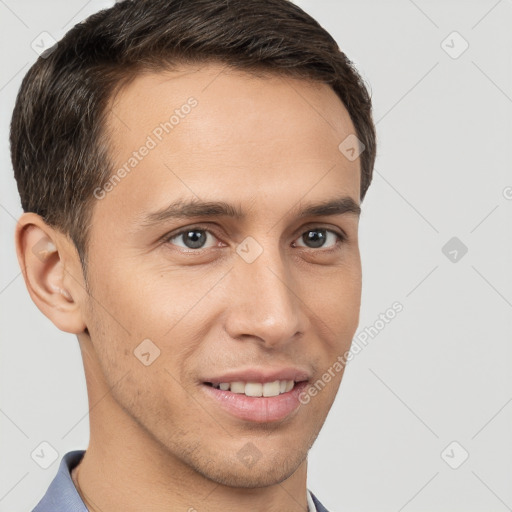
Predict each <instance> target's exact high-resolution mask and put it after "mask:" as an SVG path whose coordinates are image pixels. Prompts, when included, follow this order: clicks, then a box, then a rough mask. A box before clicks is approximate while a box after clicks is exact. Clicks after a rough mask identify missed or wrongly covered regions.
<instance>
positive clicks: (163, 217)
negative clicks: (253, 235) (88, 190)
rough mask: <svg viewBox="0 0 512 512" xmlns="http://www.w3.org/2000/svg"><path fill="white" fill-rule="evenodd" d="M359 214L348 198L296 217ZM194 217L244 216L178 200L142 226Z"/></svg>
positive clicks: (307, 208) (226, 207)
mask: <svg viewBox="0 0 512 512" xmlns="http://www.w3.org/2000/svg"><path fill="white" fill-rule="evenodd" d="M347 213H348V214H353V215H356V216H359V215H360V214H361V208H360V206H359V205H358V204H357V203H356V202H355V201H354V199H352V198H351V197H350V196H344V197H337V198H334V199H329V200H326V201H322V202H319V203H307V204H306V205H304V206H303V207H302V208H301V209H300V211H299V212H298V217H299V218H303V217H323V216H330V215H342V214H347ZM194 217H228V218H233V219H236V220H243V219H245V218H246V214H245V213H244V212H243V211H242V210H241V209H240V208H239V207H237V206H235V205H233V204H229V203H226V202H225V201H200V200H197V199H192V200H187V201H186V200H183V199H180V200H178V201H176V202H174V203H171V204H170V205H169V206H167V207H165V208H163V209H161V210H157V211H155V212H151V213H148V214H147V215H146V216H145V217H144V219H143V221H142V226H144V227H150V226H154V225H155V224H160V223H162V222H165V221H167V220H170V219H188V218H194Z"/></svg>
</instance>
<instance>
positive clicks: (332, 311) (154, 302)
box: [16, 64, 361, 512]
mask: <svg viewBox="0 0 512 512" xmlns="http://www.w3.org/2000/svg"><path fill="white" fill-rule="evenodd" d="M190 96H194V97H195V98H196V99H197V101H198V104H197V106H196V107H195V108H194V109H192V110H191V112H190V114H188V115H187V116H186V117H185V118H184V119H181V120H180V122H179V125H177V126H176V127H175V128H174V129H173V131H172V132H171V133H170V134H168V135H166V136H165V137H164V138H163V140H162V141H161V142H160V143H159V144H158V145H157V147H156V148H154V149H153V150H151V151H150V152H149V154H148V155H147V156H146V157H145V158H144V159H143V160H142V161H141V162H140V163H139V164H138V165H137V167H136V168H135V169H134V170H132V171H131V172H130V174H129V175H127V176H126V177H124V178H123V179H122V180H121V182H120V183H118V184H117V185H116V186H115V187H114V188H113V189H112V191H111V192H109V193H108V194H106V196H105V197H104V198H103V199H101V200H97V201H96V203H95V205H94V210H93V222H92V225H91V231H90V245H89V247H88V284H89V289H90V294H88V293H87V292H86V291H85V290H86V288H85V286H86V283H85V280H84V276H83V273H82V269H81V267H80V262H79V258H78V254H77V252H76V250H75V248H74V245H73V244H72V243H71V241H70V240H69V238H68V237H67V236H65V235H64V234H62V233H60V232H59V231H57V230H54V229H52V228H51V227H49V226H48V225H46V224H45V223H44V221H43V220H42V219H41V217H39V216H38V215H35V214H33V213H26V214H23V215H22V216H21V218H20V219H19V222H18V226H17V229H16V246H17V253H18V258H19V262H20V266H21V268H22V269H23V270H24V272H23V274H24V278H25V283H26V285H27V289H28V291H29V293H30V296H31V297H32V299H33V300H34V302H35V303H36V305H37V306H38V307H39V309H40V310H41V311H42V312H43V313H44V314H45V315H46V316H47V317H48V318H49V319H50V320H51V321H52V322H53V323H54V324H55V325H56V326H57V327H58V328H59V329H61V330H63V331H66V332H70V333H74V334H76V335H77V337H78V340H79V343H80V349H81V352H82V356H83V363H84V369H85V376H86V381H87V391H88V397H89V404H90V414H89V420H90V443H89V447H88V449H87V451H86V454H85V456H84V458H83V460H82V462H81V464H80V465H79V466H78V467H79V484H80V489H81V492H82V496H83V497H84V500H86V503H87V504H88V506H89V508H90V509H91V510H102V511H107V510H108V511H109V512H118V511H119V512H120V511H123V512H130V511H136V510H137V511H139V510H143V509H144V510H152V511H153V512H160V511H164V510H165V511H166V512H167V511H169V510H184V511H186V510H189V511H191V510H194V509H195V510H197V511H201V510H208V511H210V512H216V511H220V510H223V511H224V510H233V509H237V510H252V511H278V510H279V511H282V510H290V511H291V510H297V511H301V510H302V511H304V510H306V509H307V505H306V469H307V453H308V450H309V448H310V447H311V445H312V444H313V442H314V440H315V439H316V437H317V435H318V433H319V431H320V429H321V427H322V425H323V423H324V421H325V418H326V416H327V413H328V411H329V409H330V407H331V405H332V403H333V401H334V398H335V396H336V392H337V390H338V387H339V385H340V382H341V379H342V375H343V372H342V371H341V372H337V373H336V374H335V377H334V378H333V379H332V380H331V382H330V383H329V384H327V385H326V386H325V388H324V389H323V390H322V391H321V392H319V393H318V394H317V395H316V396H315V397H313V398H312V399H311V401H310V402H309V403H308V404H307V405H301V407H300V408H299V409H298V410H297V411H296V412H295V413H294V414H292V415H290V417H288V418H286V419H285V420H284V421H281V422H274V423H254V422H248V421H243V420H240V419H237V418H235V417H232V416H230V415H229V414H227V413H225V412H224V411H223V410H221V409H220V408H219V407H218V406H217V405H216V404H215V403H214V402H213V401H212V400H211V399H210V398H208V397H207V396H206V395H205V394H204V390H203V389H202V386H203V384H202V382H203V379H205V378H206V377H207V376H209V375H210V376H211V375H215V374H221V373H223V372H225V371H227V370H230V369H232V368H246V367H249V366H261V367H270V368H276V367H281V366H298V367H301V368H304V369H306V370H307V371H308V372H309V373H310V375H311V379H310V381H311V382H315V381H316V380H317V379H319V378H321V376H322V374H323V373H324V372H325V371H326V370H327V369H328V368H329V367H331V366H332V365H333V363H334V362H335V361H336V358H337V357H338V356H339V355H341V354H343V353H344V352H345V351H346V350H348V348H349V347H350V343H351V340H352V338H353V336H354V333H355V331H356V328H357V325H358V322H359V308H360V297H361V263H360V254H359V246H358V215H356V214H353V213H345V214H342V215H332V216H322V217H308V218H299V217H298V216H297V208H298V207H299V206H301V205H302V204H305V203H307V202H320V201H323V200H327V199H332V198H333V197H338V196H349V197H351V198H352V199H353V200H354V202H356V203H357V204H359V190H360V161H359V159H356V160H354V161H349V160H348V159H347V158H345V156H344V155H343V154H342V153H341V152H340V150H339V149H338V145H339V144H340V142H341V141H343V140H344V139H345V138H346V137H347V136H348V135H349V134H352V133H354V132H355V130H354V126H353V124H352V122H351V120H350V117H349V115H348V113H347V111H346V109H345V107H344V106H343V104H342V103H341V101H340V100H339V99H338V97H337V96H336V94H335V93H334V91H333V90H332V89H331V88H330V87H329V86H327V85H324V84H314V83H312V82H309V81H306V80H299V79H291V78H284V77H280V76H276V75H274V76H268V77H254V76H252V75H249V74H247V73H243V72H240V71H233V70H230V71H228V70H227V69H226V68H225V67H223V66H221V65H219V64H208V65H202V66H195V67H189V66H187V67H184V68H183V71H182V72H172V73H171V72H159V73H146V74H143V75H140V76H138V77H137V78H136V79H135V80H133V81H132V82H131V83H130V84H129V85H127V86H126V87H125V88H123V89H121V91H120V92H119V93H118V94H117V95H116V97H115V101H114V99H113V100H112V104H113V112H112V113H111V114H110V115H109V118H108V126H107V129H108V133H109V134H110V139H111V140H110V142H111V148H112V151H111V152H112V157H113V160H114V163H115V169H117V168H118V167H121V166H122V165H123V164H124V163H125V162H126V161H127V159H128V158H129V157H130V156H131V154H132V152H133V151H134V150H137V149H138V148H139V147H140V146H141V145H142V144H144V142H145V141H146V138H147V136H148V135H149V134H151V132H152V130H153V129H154V128H155V127H156V126H158V125H159V123H161V122H162V121H164V120H166V119H168V118H169V116H170V115H171V114H172V111H173V110H174V109H175V108H179V107H180V106H181V105H183V104H184V103H186V100H187V98H189V97H190ZM178 198H185V199H190V198H200V199H201V200H212V201H215V200H223V201H226V202H228V203H232V204H234V205H235V206H238V207H240V208H241V209H242V210H243V211H244V212H245V213H246V218H245V219H244V220H236V219H231V218H208V217H200V218H195V219H182V220H179V219H171V220H168V221H166V222H164V223H163V224H159V225H154V226H152V227H145V228H144V227H142V226H141V223H142V219H143V218H144V216H145V215H146V214H148V213H149V212H153V211H155V210H158V209H160V208H163V207H165V206H167V205H168V204H169V203H170V202H172V201H174V200H176V199H178ZM198 224H199V225H200V227H201V228H202V229H207V230H211V231H210V232H209V233H208V232H206V233H205V234H206V236H207V237H208V238H207V240H206V242H205V246H206V247H205V248H203V249H202V250H201V251H200V252H199V253H198V252H196V253H195V254H191V253H190V254H185V252H186V251H189V252H191V251H194V250H195V251H198V250H197V249H189V248H187V246H186V245H185V243H186V241H187V239H185V241H184V240H183V237H177V238H174V239H173V240H172V241H164V240H162V238H163V237H164V235H166V234H169V235H170V234H172V233H176V232H177V231H179V229H182V228H185V227H194V226H196V225H198ZM315 227H316V228H320V229H321V228H324V229H331V230H333V231H338V232H339V231H340V230H341V231H342V232H344V233H345V234H346V236H347V240H346V241H345V242H341V243H339V245H336V243H337V242H336V240H337V238H336V236H335V235H334V234H330V235H328V238H327V239H326V242H325V246H324V247H315V246H311V245H310V246H308V245H307V239H306V240H304V237H303V236H302V235H303V234H307V233H308V229H310V230H311V229H314V228H315ZM315 233H316V232H315ZM247 236H251V237H253V238H254V239H255V240H256V241H257V242H258V244H259V245H260V246H261V247H262V248H263V252H262V254H261V255H260V256H259V257H257V258H256V259H255V261H253V262H252V263H247V262H246V261H245V260H244V259H242V258H241V257H240V256H239V255H238V254H237V252H236V248H237V246H238V244H240V243H241V242H242V241H243V240H244V239H245V238H246V237H247ZM44 237H47V239H48V240H51V242H52V243H53V244H54V246H55V248H54V249H51V250H50V251H49V254H48V255H47V257H46V258H44V259H40V258H38V257H36V256H35V255H34V253H33V252H32V248H33V247H34V245H36V244H37V243H38V242H39V241H40V240H41V239H42V238H44ZM326 248H327V249H326ZM331 248H335V249H334V250H333V251H331V252H329V251H328V249H331ZM146 338H149V339H151V340H152V342H153V343H154V344H155V345H156V346H158V348H159V349H160V356H159V357H158V358H157V359H155V360H154V362H153V363H152V364H150V365H149V366H145V365H144V364H142V363H141V361H140V360H139V359H138V358H137V357H135V356H134V353H133V352H134V349H135V348H136V347H137V346H138V345H139V344H140V343H141V341H142V340H144V339H146ZM248 443H252V444H253V445H254V446H255V447H256V448H257V449H258V450H259V452H260V458H259V459H258V460H257V462H256V463H255V464H254V465H252V466H251V467H248V466H247V465H246V464H244V463H242V461H241V460H240V457H239V456H238V452H239V451H240V450H241V449H243V448H244V446H246V445H248ZM73 477H74V478H75V477H76V471H73Z"/></svg>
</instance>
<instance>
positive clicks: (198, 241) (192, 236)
mask: <svg viewBox="0 0 512 512" xmlns="http://www.w3.org/2000/svg"><path fill="white" fill-rule="evenodd" d="M197 233H199V236H196V235H197ZM183 237H184V242H185V245H186V246H187V247H188V248H189V249H199V248H201V246H202V245H204V243H205V241H206V235H205V233H204V232H203V231H200V230H198V229H194V230H191V231H187V232H186V233H183Z"/></svg>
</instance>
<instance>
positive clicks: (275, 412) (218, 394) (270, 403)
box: [202, 381, 307, 423]
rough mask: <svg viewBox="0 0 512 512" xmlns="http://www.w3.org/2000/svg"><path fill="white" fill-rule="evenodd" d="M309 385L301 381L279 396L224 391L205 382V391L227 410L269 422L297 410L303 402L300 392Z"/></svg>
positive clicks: (256, 420) (236, 415)
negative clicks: (254, 395) (300, 398)
mask: <svg viewBox="0 0 512 512" xmlns="http://www.w3.org/2000/svg"><path fill="white" fill-rule="evenodd" d="M306 386H307V382H306V381H304V382H299V383H297V384H296V385H295V386H294V388H293V389H292V390H290V391H288V392H287V393H283V394H281V395H277V396H266V397H264V396H261V397H251V396H246V395H244V394H242V393H232V392H231V391H223V390H222V389H216V388H214V387H212V386H208V385H206V384H203V386H202V387H203V389H204V391H205V393H206V394H207V395H208V396H210V397H212V398H213V399H214V400H216V401H217V403H218V405H219V406H220V407H221V408H222V409H223V410H224V411H226V412H228V413H229V414H231V415H232V416H235V417H237V418H240V419H242V420H246V421H254V422H258V423H268V422H271V421H281V420H284V419H285V418H286V417H287V416H289V415H290V414H292V413H293V412H294V411H296V410H297V409H298V408H299V407H300V405H301V403H300V401H299V395H300V392H301V391H302V390H303V389H304V388H305V387H306Z"/></svg>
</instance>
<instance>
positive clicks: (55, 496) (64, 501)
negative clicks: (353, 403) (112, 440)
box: [32, 450, 328, 512]
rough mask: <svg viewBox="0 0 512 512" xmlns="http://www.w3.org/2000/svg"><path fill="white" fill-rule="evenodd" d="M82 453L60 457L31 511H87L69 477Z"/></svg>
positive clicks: (319, 510)
mask: <svg viewBox="0 0 512 512" xmlns="http://www.w3.org/2000/svg"><path fill="white" fill-rule="evenodd" d="M84 453H85V450H74V451H72V452H68V453H66V454H65V455H64V456H63V457H62V460H61V461H60V465H59V470H58V471H57V475H56V476H55V478H54V479H53V480H52V482H51V484H50V486H49V487H48V490H47V491H46V494H45V495H44V496H43V497H42V498H41V500H40V501H39V503H38V504H37V505H36V507H35V508H34V509H33V510H32V512H89V511H88V509H87V507H86V506H85V504H84V502H83V501H82V498H81V497H80V494H78V491H77V490H76V487H75V484H74V482H73V480H72V479H71V470H72V469H73V468H74V467H75V466H76V465H77V464H78V463H79V462H80V461H81V460H82V457H83V456H84ZM307 500H308V512H328V511H327V510H326V509H325V508H324V507H323V505H322V504H321V503H320V502H319V501H318V499H317V498H316V497H315V496H314V495H313V493H311V492H310V491H309V490H308V491H307Z"/></svg>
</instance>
